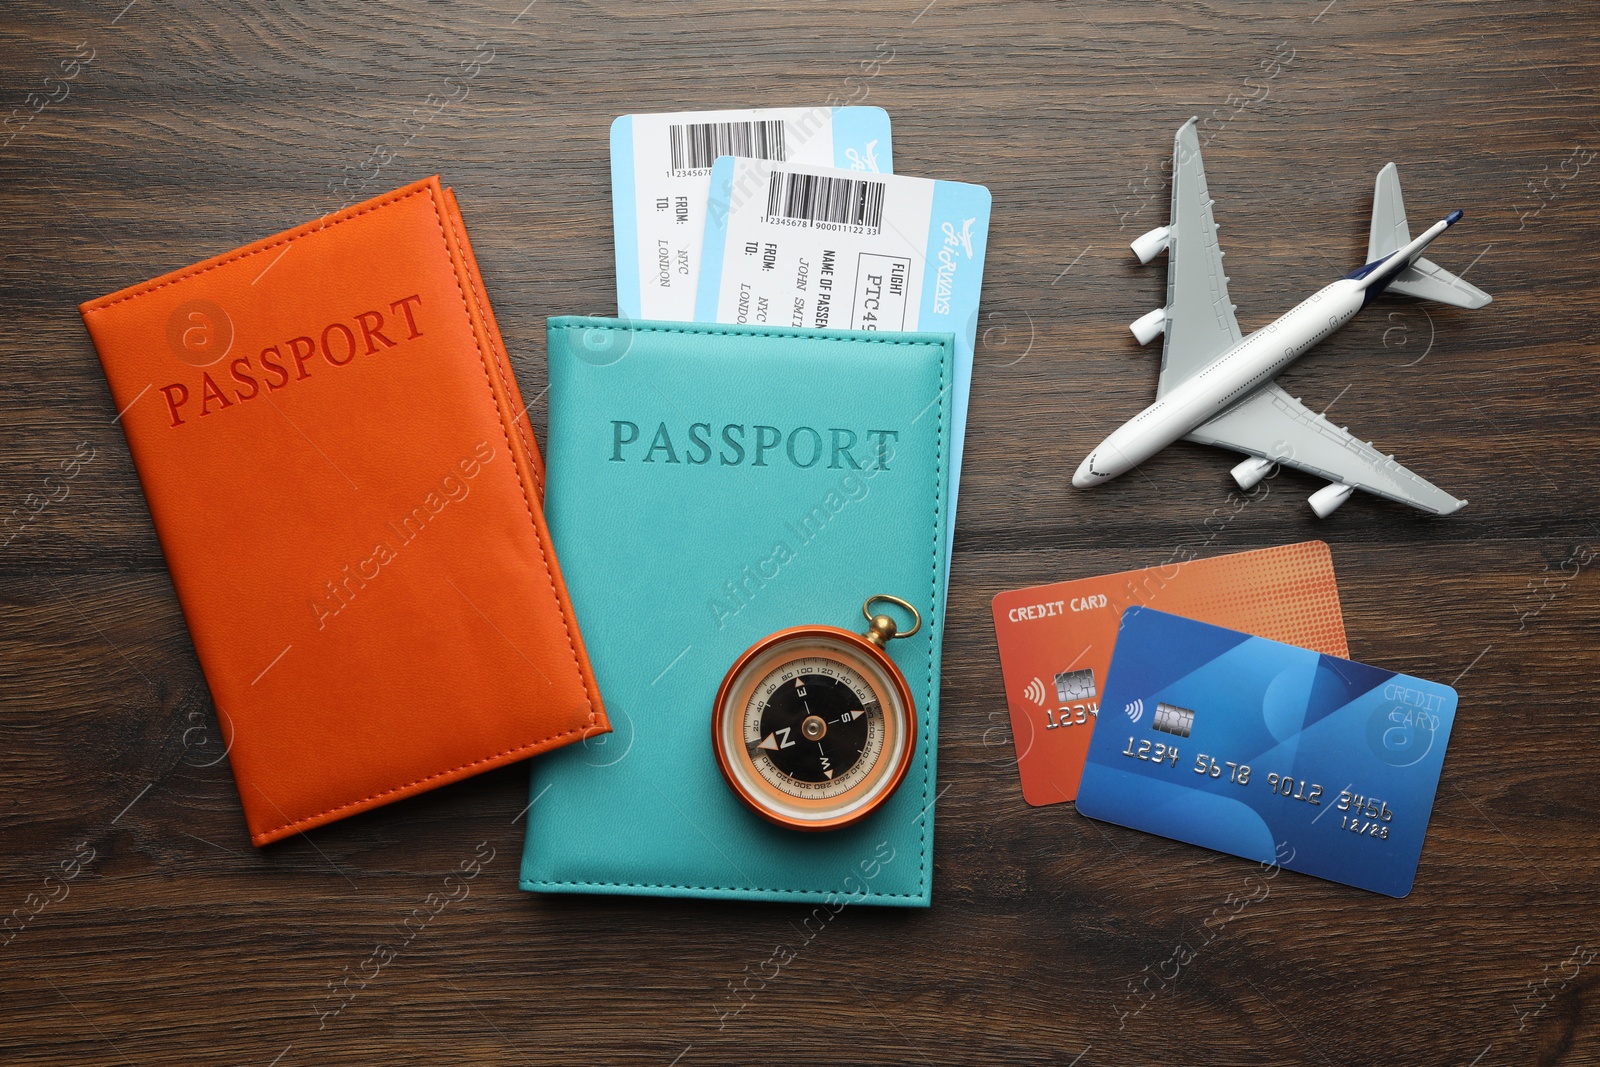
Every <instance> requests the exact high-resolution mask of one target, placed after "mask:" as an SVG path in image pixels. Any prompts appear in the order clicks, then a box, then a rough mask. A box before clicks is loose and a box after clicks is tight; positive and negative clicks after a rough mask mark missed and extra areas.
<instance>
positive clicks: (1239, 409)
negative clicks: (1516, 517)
mask: <svg viewBox="0 0 1600 1067" xmlns="http://www.w3.org/2000/svg"><path fill="white" fill-rule="evenodd" d="M1211 204H1212V201H1211V198H1210V196H1209V195H1208V194H1207V193H1206V175H1205V170H1204V168H1203V167H1202V166H1201V163H1200V141H1199V138H1198V137H1197V136H1196V135H1195V120H1194V119H1190V120H1189V121H1188V122H1186V123H1184V125H1183V126H1182V127H1181V128H1180V129H1179V130H1178V136H1177V139H1176V142H1175V144H1174V145H1173V150H1172V221H1171V224H1170V225H1167V226H1161V227H1158V228H1157V229H1154V230H1151V231H1150V232H1149V233H1147V234H1145V235H1144V236H1142V237H1140V238H1139V239H1138V240H1136V241H1134V242H1133V246H1132V247H1133V252H1134V254H1135V255H1136V256H1138V257H1139V260H1140V262H1142V263H1149V262H1150V261H1151V260H1152V259H1154V258H1155V257H1156V256H1157V255H1158V254H1160V253H1161V251H1162V250H1163V249H1164V250H1166V252H1167V253H1168V257H1169V258H1168V267H1167V306H1166V307H1165V308H1159V309H1157V310H1155V311H1152V312H1150V314H1148V315H1145V316H1143V317H1142V318H1140V319H1138V320H1136V321H1135V322H1134V323H1133V324H1132V326H1131V327H1130V328H1131V329H1132V330H1133V335H1134V337H1136V338H1138V340H1139V343H1140V344H1149V343H1150V342H1151V341H1153V340H1155V338H1156V336H1157V335H1158V334H1165V335H1166V338H1167V339H1166V351H1165V352H1164V353H1163V354H1162V357H1161V380H1160V383H1159V384H1158V385H1157V386H1156V401H1155V403H1153V404H1151V405H1150V406H1149V407H1147V408H1145V409H1144V411H1142V412H1140V413H1139V414H1138V415H1137V416H1135V417H1134V418H1133V419H1131V420H1130V421H1129V422H1127V423H1125V424H1124V425H1123V426H1122V427H1121V428H1119V429H1118V430H1117V431H1116V432H1114V433H1113V434H1112V435H1111V436H1110V437H1107V438H1106V439H1105V440H1104V441H1103V442H1101V444H1100V446H1099V447H1098V448H1096V449H1095V450H1094V451H1093V452H1090V453H1089V455H1088V457H1087V458H1086V459H1085V460H1084V461H1083V463H1082V465H1080V466H1079V467H1078V470H1077V473H1076V474H1074V475H1073V476H1072V484H1073V485H1075V486H1077V487H1078V488H1080V489H1087V488H1090V487H1091V486H1096V485H1099V484H1100V483H1102V482H1105V481H1109V480H1110V479H1112V478H1115V477H1116V476H1117V475H1119V474H1123V473H1126V472H1127V471H1129V470H1131V469H1133V468H1134V467H1136V466H1138V465H1139V464H1140V463H1143V462H1144V461H1145V460H1147V459H1149V458H1150V457H1151V456H1153V455H1155V454H1156V453H1157V452H1159V451H1161V450H1162V449H1163V448H1165V447H1166V446H1167V445H1169V444H1171V443H1172V442H1174V441H1176V440H1178V439H1179V438H1183V439H1184V440H1186V441H1196V442H1199V443H1200V444H1206V445H1216V446H1218V447H1220V448H1231V449H1233V450H1235V451H1237V452H1244V453H1246V454H1248V455H1249V456H1250V457H1251V458H1249V459H1247V460H1245V461H1244V462H1243V463H1240V464H1239V465H1238V466H1236V467H1234V468H1233V479H1234V481H1236V482H1238V483H1239V486H1240V488H1243V489H1250V488H1253V487H1254V486H1255V485H1256V484H1257V483H1259V482H1260V481H1261V479H1262V478H1264V477H1266V475H1267V472H1268V471H1270V470H1271V469H1272V467H1273V464H1275V463H1284V464H1287V465H1289V466H1291V467H1297V468H1299V469H1300V470H1303V471H1308V472H1310V473H1311V474H1315V475H1317V476H1319V477H1322V478H1326V479H1328V482H1329V484H1328V485H1326V486H1324V487H1323V488H1321V489H1319V490H1317V491H1316V492H1315V493H1312V494H1311V501H1310V503H1311V510H1312V511H1314V512H1316V513H1317V517H1318V518H1327V517H1328V516H1329V515H1331V514H1333V512H1334V510H1335V509H1336V508H1338V507H1339V505H1340V504H1343V503H1344V502H1345V501H1346V500H1348V499H1349V498H1350V494H1351V493H1352V492H1354V491H1355V490H1356V489H1364V490H1366V491H1367V492H1369V493H1372V494H1374V495H1376V496H1381V497H1387V498H1388V499H1390V500H1397V501H1399V502H1400V503H1402V504H1410V505H1411V506H1412V507H1414V508H1420V509H1421V510H1423V511H1429V512H1433V513H1434V514H1436V515H1448V514H1449V513H1450V512H1452V511H1455V510H1457V509H1458V508H1462V507H1465V506H1466V503H1467V502H1466V501H1465V500H1457V499H1456V498H1455V497H1453V496H1451V495H1450V494H1449V493H1446V492H1445V491H1444V490H1442V489H1440V488H1439V487H1438V486H1435V485H1433V484H1432V483H1430V482H1428V481H1426V480H1424V479H1422V478H1419V477H1418V476H1417V475H1415V474H1413V473H1411V472H1410V471H1409V470H1407V469H1406V468H1404V467H1402V466H1401V465H1400V464H1399V463H1397V462H1395V460H1394V457H1393V456H1386V455H1384V454H1383V453H1382V452H1379V451H1378V450H1377V449H1375V448H1373V447H1372V445H1371V444H1363V443H1362V442H1360V441H1358V440H1356V439H1355V438H1354V437H1352V436H1350V434H1348V433H1346V432H1345V431H1344V430H1343V429H1342V428H1340V427H1337V426H1334V425H1333V424H1332V423H1330V422H1328V420H1327V419H1325V418H1323V417H1322V416H1321V415H1319V414H1317V413H1315V412H1313V411H1311V410H1310V409H1309V408H1307V407H1306V406H1305V405H1303V404H1301V403H1300V401H1298V400H1296V399H1295V398H1294V397H1292V396H1290V395H1289V394H1288V393H1286V392H1284V391H1283V390H1282V389H1281V388H1279V386H1278V385H1277V383H1276V382H1274V381H1273V379H1274V378H1276V377H1277V376H1278V374H1279V372H1280V371H1282V370H1283V369H1284V368H1285V367H1287V366H1288V365H1289V364H1291V363H1293V362H1294V361H1295V360H1296V359H1298V358H1299V357H1300V356H1302V355H1304V354H1305V353H1306V351H1307V350H1308V349H1310V348H1311V347H1312V346H1313V345H1315V344H1316V343H1317V342H1318V341H1321V340H1322V339H1323V338H1325V337H1327V336H1328V335H1329V334H1331V333H1333V332H1334V331H1335V330H1337V329H1338V328H1339V327H1341V326H1343V325H1344V324H1345V323H1347V322H1349V321H1350V320H1351V319H1352V318H1354V317H1355V314H1356V312H1358V311H1360V310H1361V309H1362V308H1364V307H1366V306H1367V304H1368V303H1370V302H1371V301H1372V298H1373V297H1375V296H1377V295H1378V294H1379V293H1381V292H1384V291H1385V290H1388V291H1390V292H1395V293H1404V294H1406V295H1408V296H1415V297H1420V298H1422V299H1424V300H1436V301H1438V302H1440V303H1443V304H1454V305H1455V306H1456V307H1464V308H1478V307H1482V306H1483V305H1485V304H1487V303H1488V302H1489V299H1490V297H1489V294H1488V293H1485V292H1484V291H1483V290H1481V289H1478V288H1476V287H1475V286H1472V285H1469V284H1468V283H1467V282H1465V281H1462V280H1461V279H1460V278H1458V277H1456V276H1455V275H1453V274H1451V273H1450V272H1449V271H1447V270H1445V269H1443V268H1442V267H1440V266H1438V265H1437V264H1434V263H1431V262H1429V261H1428V260H1426V259H1423V258H1422V250H1423V249H1424V248H1426V247H1427V246H1428V243H1429V242H1431V241H1432V240H1433V239H1434V238H1435V237H1438V236H1439V235H1440V234H1441V233H1443V232H1444V231H1445V229H1446V228H1447V227H1449V226H1451V225H1453V224H1454V223H1455V222H1456V221H1457V220H1459V219H1460V218H1461V212H1459V211H1452V212H1451V213H1450V214H1449V215H1447V216H1445V218H1444V219H1442V220H1441V221H1439V222H1436V223H1434V224H1433V225H1432V226H1430V227H1428V229H1427V230H1426V231H1424V232H1423V233H1422V235H1421V236H1419V237H1417V238H1415V239H1413V238H1412V236H1411V233H1410V231H1409V230H1408V229H1407V227H1406V209H1405V204H1404V203H1403V202H1402V200H1401V197H1400V176H1399V173H1398V172H1397V171H1396V170H1395V166H1394V164H1393V163H1390V164H1389V165H1388V166H1386V167H1384V168H1383V169H1382V170H1381V171H1379V172H1378V183H1377V189H1376V191H1375V193H1374V195H1373V203H1372V230H1371V233H1370V235H1369V236H1368V238H1367V261H1368V262H1367V264H1366V266H1364V267H1361V268H1360V269H1359V270H1356V271H1354V272H1352V273H1351V274H1348V275H1346V276H1345V277H1343V278H1341V279H1339V280H1338V281H1336V282H1334V283H1333V284H1331V285H1328V286H1325V287H1324V288H1322V289H1320V290H1318V291H1317V292H1315V293H1313V294H1312V295H1311V296H1310V297H1309V298H1307V299H1306V300H1304V301H1302V302H1301V303H1300V305H1299V306H1298V307H1295V308H1294V309H1292V310H1291V311H1289V312H1287V313H1286V314H1284V315H1282V316H1280V317H1279V318H1278V319H1276V320H1274V321H1273V322H1272V323H1271V325H1269V326H1267V327H1265V328H1264V329H1260V330H1257V331H1256V332H1255V333H1252V334H1251V335H1250V336H1249V337H1243V336H1241V335H1240V333H1239V324H1238V323H1237V322H1236V321H1234V317H1233V310H1234V305H1233V304H1232V303H1230V302H1229V300H1228V278H1227V276H1226V275H1225V274H1224V273H1223V270H1222V255H1223V253H1222V250H1221V249H1220V248H1219V247H1218V246H1217V224H1216V222H1215V221H1214V220H1213V219H1212V217H1211Z"/></svg>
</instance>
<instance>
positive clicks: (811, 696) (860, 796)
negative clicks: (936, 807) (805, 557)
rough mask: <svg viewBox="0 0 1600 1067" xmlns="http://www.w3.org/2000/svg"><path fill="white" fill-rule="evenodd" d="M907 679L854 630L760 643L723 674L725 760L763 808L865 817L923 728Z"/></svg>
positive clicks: (729, 773)
mask: <svg viewBox="0 0 1600 1067" xmlns="http://www.w3.org/2000/svg"><path fill="white" fill-rule="evenodd" d="M915 714H916V712H915V708H914V706H913V705H912V703H911V698H910V693H909V691H908V690H907V689H906V686H905V680H904V679H903V678H902V677H901V676H900V672H899V670H898V669H896V668H895V666H894V663H893V661H892V660H890V659H889V658H888V656H886V655H885V654H884V653H883V652H882V651H881V650H880V649H878V648H876V647H875V646H873V645H872V644H870V643H869V642H867V641H866V640H864V639H862V638H860V637H858V636H856V635H855V634H852V633H850V632H849V631H847V630H836V629H834V628H832V627H825V626H813V627H799V628H796V629H794V630H786V631H782V632H780V633H777V634H774V635H772V636H771V637H769V638H767V639H766V640H765V641H761V642H758V643H757V644H756V645H755V646H754V647H752V648H751V649H750V650H749V651H747V652H746V653H745V654H744V656H742V657H740V660H739V662H737V663H736V664H734V667H733V669H732V670H730V671H729V672H728V676H727V678H725V679H724V680H723V683H722V691H721V692H720V693H719V694H718V696H717V705H716V709H715V714H714V716H713V739H714V741H715V744H716V749H717V759H718V763H719V764H720V766H721V767H722V770H723V774H724V776H725V777H727V779H728V782H729V784H730V785H732V786H733V788H734V791H735V792H736V793H738V794H739V796H740V798H741V799H743V800H744V801H745V803H746V804H748V805H750V806H751V807H752V808H754V809H755V810H756V812H757V813H758V814H760V815H762V816H764V817H765V818H768V819H770V820H772V821H773V822H777V823H780V824H782V825H785V826H790V827H794V828H796V829H813V830H816V829H831V828H834V827H838V826H845V825H848V824H850V823H852V822H855V821H856V820H858V819H860V818H862V817H864V816H866V815H867V814H868V813H870V812H871V811H872V810H874V809H875V808H876V807H877V806H878V805H879V804H881V803H882V802H883V801H884V800H886V799H888V797H889V795H890V794H891V793H893V792H894V790H895V787H896V786H898V785H899V784H900V780H901V778H902V777H904V775H905V770H906V767H907V765H908V764H909V762H910V756H911V748H912V744H913V741H914V739H915V736H916V719H915Z"/></svg>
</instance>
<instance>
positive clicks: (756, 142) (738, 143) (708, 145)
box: [667, 119, 788, 171]
mask: <svg viewBox="0 0 1600 1067" xmlns="http://www.w3.org/2000/svg"><path fill="white" fill-rule="evenodd" d="M667 138H668V142H669V144H670V146H671V149H672V169H673V170H674V171H680V170H702V169H704V168H707V167H709V166H711V164H713V163H715V162H716V160H717V157H718V156H743V157H745V158H746V159H774V160H778V161H779V162H782V161H783V160H785V159H787V158H788V156H787V155H786V154H785V145H784V140H783V120H782V119H758V120H755V121H752V122H683V123H675V124H673V125H672V126H671V127H670V128H669V129H668V131H667Z"/></svg>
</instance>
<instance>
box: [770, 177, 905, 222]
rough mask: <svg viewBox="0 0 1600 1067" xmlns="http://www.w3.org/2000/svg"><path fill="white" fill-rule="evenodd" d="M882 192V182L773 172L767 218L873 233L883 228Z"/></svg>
mask: <svg viewBox="0 0 1600 1067" xmlns="http://www.w3.org/2000/svg"><path fill="white" fill-rule="evenodd" d="M883 192H884V183H883V182H874V181H867V180H866V179H859V178H835V177H830V176H828V175H825V174H797V173H792V172H789V171H773V172H772V175H771V177H770V178H769V179H768V181H767V217H768V218H781V219H796V220H803V221H806V222H810V223H812V224H816V223H833V224H835V225H840V226H862V227H865V228H867V229H869V230H876V229H878V228H880V227H881V226H882V225H883Z"/></svg>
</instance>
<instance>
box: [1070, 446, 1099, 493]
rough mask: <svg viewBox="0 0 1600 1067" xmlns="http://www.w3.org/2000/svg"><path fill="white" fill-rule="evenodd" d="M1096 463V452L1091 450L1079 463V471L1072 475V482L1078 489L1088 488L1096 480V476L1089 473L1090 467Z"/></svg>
mask: <svg viewBox="0 0 1600 1067" xmlns="http://www.w3.org/2000/svg"><path fill="white" fill-rule="evenodd" d="M1093 465H1094V453H1093V452H1090V453H1089V454H1088V455H1087V456H1085V457H1084V458H1083V462H1082V463H1080V464H1078V470H1077V473H1075V474H1074V475H1073V476H1072V484H1073V485H1074V486H1075V487H1076V488H1078V489H1088V488H1090V487H1091V486H1093V485H1094V484H1095V482H1096V479H1095V476H1094V475H1093V474H1091V473H1089V468H1090V467H1091V466H1093Z"/></svg>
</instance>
